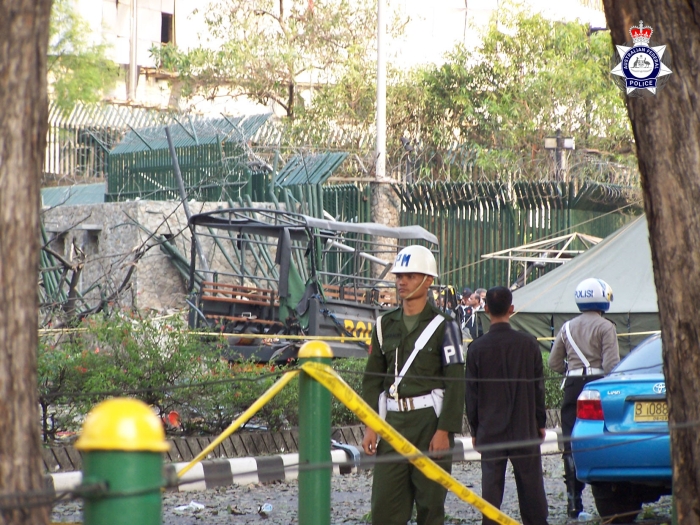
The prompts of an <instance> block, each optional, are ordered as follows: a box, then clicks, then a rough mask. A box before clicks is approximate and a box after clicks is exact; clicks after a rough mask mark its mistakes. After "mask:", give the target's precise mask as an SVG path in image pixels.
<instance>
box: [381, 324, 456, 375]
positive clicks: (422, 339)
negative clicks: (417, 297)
mask: <svg viewBox="0 0 700 525" xmlns="http://www.w3.org/2000/svg"><path fill="white" fill-rule="evenodd" d="M444 320H445V318H444V317H443V316H441V315H436V316H435V317H433V320H432V321H430V323H429V324H428V326H426V327H425V329H424V330H423V331H422V332H421V334H420V335H419V336H418V339H416V344H415V346H414V347H413V352H412V353H411V355H410V356H408V359H407V360H406V362H405V363H404V365H403V368H402V369H401V372H400V373H399V375H398V377H396V381H395V382H394V385H395V386H396V388H398V387H399V383H400V382H401V380H402V379H403V376H405V375H406V372H408V369H409V368H410V366H411V364H412V363H413V361H414V359H415V358H416V356H417V355H418V352H420V351H421V350H423V347H424V346H425V345H426V344H427V343H428V341H429V340H430V338H431V337H433V334H434V333H435V331H436V330H437V329H438V327H439V326H440V325H441V324H442V322H443V321H444Z"/></svg>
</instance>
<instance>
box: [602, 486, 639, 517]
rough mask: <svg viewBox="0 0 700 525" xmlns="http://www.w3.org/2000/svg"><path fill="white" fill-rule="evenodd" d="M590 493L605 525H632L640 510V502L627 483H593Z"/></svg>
mask: <svg viewBox="0 0 700 525" xmlns="http://www.w3.org/2000/svg"><path fill="white" fill-rule="evenodd" d="M591 491H592V492H593V499H595V506H596V508H597V509H598V514H600V517H601V518H603V520H604V522H605V523H632V522H633V521H634V519H635V518H636V517H637V515H638V514H639V512H640V511H641V510H642V500H641V498H639V497H638V496H637V495H635V493H634V489H633V487H632V486H631V485H630V484H629V483H595V484H591ZM616 514H618V515H619V516H616V517H614V518H612V519H611V516H615V515H616Z"/></svg>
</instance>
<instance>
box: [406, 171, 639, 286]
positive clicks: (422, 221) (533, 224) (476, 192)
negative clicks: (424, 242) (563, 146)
mask: <svg viewBox="0 0 700 525" xmlns="http://www.w3.org/2000/svg"><path fill="white" fill-rule="evenodd" d="M394 189H395V191H396V193H397V194H398V195H399V197H400V199H401V203H402V212H401V224H402V225H409V224H417V225H420V226H423V227H424V228H425V229H427V230H428V231H430V232H432V233H433V234H435V235H436V236H437V237H438V239H439V241H440V251H441V256H442V261H441V266H440V267H441V268H442V276H441V277H442V282H443V284H452V285H454V286H457V287H460V288H461V287H462V286H470V287H471V288H472V289H473V288H475V287H483V288H489V287H491V286H496V285H505V286H509V285H510V284H511V283H513V282H514V281H515V280H516V279H517V276H518V267H517V265H510V264H509V261H506V260H502V259H482V255H484V254H487V253H492V252H496V251H500V250H505V249H507V248H513V247H516V246H520V245H523V244H526V243H530V242H534V241H537V240H542V239H547V238H551V237H555V236H558V235H565V234H568V233H573V232H579V233H586V234H589V235H594V236H597V237H606V236H607V235H609V234H610V233H612V232H614V231H615V230H617V229H618V228H620V227H621V226H623V225H624V224H626V223H627V222H629V221H630V220H631V219H632V218H633V217H634V216H635V215H638V214H639V213H641V202H640V201H639V200H635V197H636V196H637V192H635V191H633V190H632V189H631V188H623V187H619V186H613V185H609V184H599V183H594V182H586V183H584V184H583V185H582V186H581V187H580V188H577V187H576V185H575V184H574V183H563V182H517V183H513V184H506V183H501V182H478V183H437V182H436V183H422V184H414V185H410V186H403V185H396V186H395V188H394ZM572 248H573V249H576V247H575V246H572ZM552 268H554V265H552V264H549V265H547V267H545V268H543V270H542V271H548V270H550V269H552Z"/></svg>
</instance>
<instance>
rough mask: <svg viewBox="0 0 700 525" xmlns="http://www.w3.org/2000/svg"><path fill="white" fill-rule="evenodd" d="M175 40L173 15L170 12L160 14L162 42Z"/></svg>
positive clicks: (167, 42) (166, 42) (168, 42)
mask: <svg viewBox="0 0 700 525" xmlns="http://www.w3.org/2000/svg"><path fill="white" fill-rule="evenodd" d="M172 41H173V15H172V14H170V13H161V14H160V43H161V44H170V43H172Z"/></svg>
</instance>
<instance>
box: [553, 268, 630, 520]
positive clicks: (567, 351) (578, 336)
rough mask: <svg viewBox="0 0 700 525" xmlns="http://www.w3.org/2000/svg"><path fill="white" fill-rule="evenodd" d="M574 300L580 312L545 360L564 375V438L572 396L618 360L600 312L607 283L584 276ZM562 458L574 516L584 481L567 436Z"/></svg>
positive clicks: (572, 418) (611, 327)
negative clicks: (577, 469)
mask: <svg viewBox="0 0 700 525" xmlns="http://www.w3.org/2000/svg"><path fill="white" fill-rule="evenodd" d="M575 300H576V305H577V306H578V309H579V310H580V311H581V312H582V313H581V315H579V316H578V317H576V318H574V319H572V320H571V321H568V322H566V323H564V326H562V328H561V330H560V331H559V334H558V335H557V337H556V339H555V341H554V345H553V346H552V353H551V354H550V356H549V361H548V363H549V367H550V368H551V369H552V370H554V371H556V372H559V373H560V374H565V375H566V379H565V380H564V399H563V401H562V406H561V429H562V434H563V435H564V438H570V437H571V431H572V430H573V428H574V423H575V422H576V400H577V399H578V396H579V394H580V393H581V391H582V390H583V387H584V385H585V384H586V383H588V382H589V381H593V380H595V379H600V378H601V377H602V376H603V375H605V374H609V373H610V371H611V370H612V369H613V368H614V367H615V365H616V364H617V363H619V362H620V350H619V348H618V344H617V332H616V330H615V324H614V323H613V322H612V321H610V320H609V319H606V318H604V317H603V316H602V315H603V313H604V312H607V311H608V309H609V308H610V303H611V302H612V300H613V292H612V288H610V285H608V283H606V282H605V281H603V280H601V279H593V278H591V279H585V280H584V281H581V282H580V283H579V285H578V286H577V287H576V294H575ZM563 459H564V482H565V483H566V492H567V512H568V514H569V517H571V518H577V517H578V515H579V513H580V512H581V511H582V510H583V502H582V500H581V493H582V492H583V488H584V486H585V485H584V483H582V482H581V481H579V480H578V479H576V466H575V465H574V459H573V456H572V455H571V442H570V440H569V439H565V441H564V454H563Z"/></svg>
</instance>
